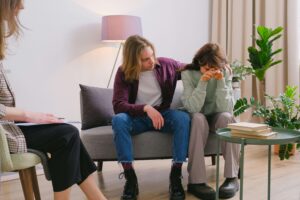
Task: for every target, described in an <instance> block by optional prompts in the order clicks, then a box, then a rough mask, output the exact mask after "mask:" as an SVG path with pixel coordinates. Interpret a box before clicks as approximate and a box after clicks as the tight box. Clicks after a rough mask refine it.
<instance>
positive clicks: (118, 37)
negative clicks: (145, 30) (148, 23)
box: [101, 15, 142, 88]
mask: <svg viewBox="0 0 300 200" xmlns="http://www.w3.org/2000/svg"><path fill="white" fill-rule="evenodd" d="M131 35H142V24H141V19H140V18H139V17H137V16H131V15H107V16H103V18H102V35H101V36H102V41H103V42H117V43H119V44H120V45H119V49H118V53H117V56H116V58H115V61H114V66H113V68H112V70H111V73H110V76H109V81H108V84H107V88H108V87H109V84H110V82H111V79H112V76H113V73H114V71H115V67H116V64H117V60H118V57H119V54H120V51H121V48H122V46H123V42H124V41H125V40H126V39H127V38H128V37H129V36H131Z"/></svg>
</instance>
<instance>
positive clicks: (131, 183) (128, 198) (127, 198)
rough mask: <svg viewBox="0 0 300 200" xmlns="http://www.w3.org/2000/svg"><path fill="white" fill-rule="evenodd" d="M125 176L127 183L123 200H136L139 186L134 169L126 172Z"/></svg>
mask: <svg viewBox="0 0 300 200" xmlns="http://www.w3.org/2000/svg"><path fill="white" fill-rule="evenodd" d="M124 175H125V179H126V183H125V186H124V191H123V195H122V197H121V200H136V198H137V195H138V194H139V186H138V182H137V177H136V174H135V171H134V169H126V170H124Z"/></svg>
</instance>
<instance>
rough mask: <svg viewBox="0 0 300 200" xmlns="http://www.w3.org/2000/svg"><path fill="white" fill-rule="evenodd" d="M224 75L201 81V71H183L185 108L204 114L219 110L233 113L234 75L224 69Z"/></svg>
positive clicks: (183, 101)
mask: <svg viewBox="0 0 300 200" xmlns="http://www.w3.org/2000/svg"><path fill="white" fill-rule="evenodd" d="M223 75H224V77H223V79H221V80H216V79H214V78H212V79H210V80H209V81H201V80H200V77H201V76H202V74H201V72H200V71H196V70H185V71H183V72H182V73H181V78H182V82H183V87H184V91H183V95H182V97H181V100H182V103H183V106H184V108H185V109H186V110H187V111H188V112H190V113H197V112H201V113H203V114H204V115H210V114H213V113H217V112H230V113H232V111H233V106H234V99H233V94H232V84H231V82H232V76H231V74H229V72H228V71H223Z"/></svg>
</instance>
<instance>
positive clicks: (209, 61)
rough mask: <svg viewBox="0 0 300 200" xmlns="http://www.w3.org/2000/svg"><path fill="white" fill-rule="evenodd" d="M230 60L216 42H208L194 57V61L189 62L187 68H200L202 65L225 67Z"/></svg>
mask: <svg viewBox="0 0 300 200" xmlns="http://www.w3.org/2000/svg"><path fill="white" fill-rule="evenodd" d="M227 63H228V61H227V59H226V56H225V54H224V53H223V50H222V49H221V47H220V46H219V45H218V44H216V43H207V44H205V45H204V46H203V47H201V48H200V49H199V50H198V52H197V53H196V55H195V56H194V58H193V62H192V63H191V64H188V65H187V66H186V67H185V69H186V70H200V67H202V66H204V65H208V67H220V68H222V69H224V68H225V67H226V65H227Z"/></svg>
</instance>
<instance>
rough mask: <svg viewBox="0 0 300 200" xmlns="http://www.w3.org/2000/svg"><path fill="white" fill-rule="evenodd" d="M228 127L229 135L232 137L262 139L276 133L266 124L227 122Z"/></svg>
mask: <svg viewBox="0 0 300 200" xmlns="http://www.w3.org/2000/svg"><path fill="white" fill-rule="evenodd" d="M228 128H230V129H231V135H232V136H234V137H243V138H261V139H264V138H270V137H273V136H274V135H276V132H273V131H272V128H270V127H269V126H268V125H267V124H258V123H249V122H238V123H232V124H228Z"/></svg>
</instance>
